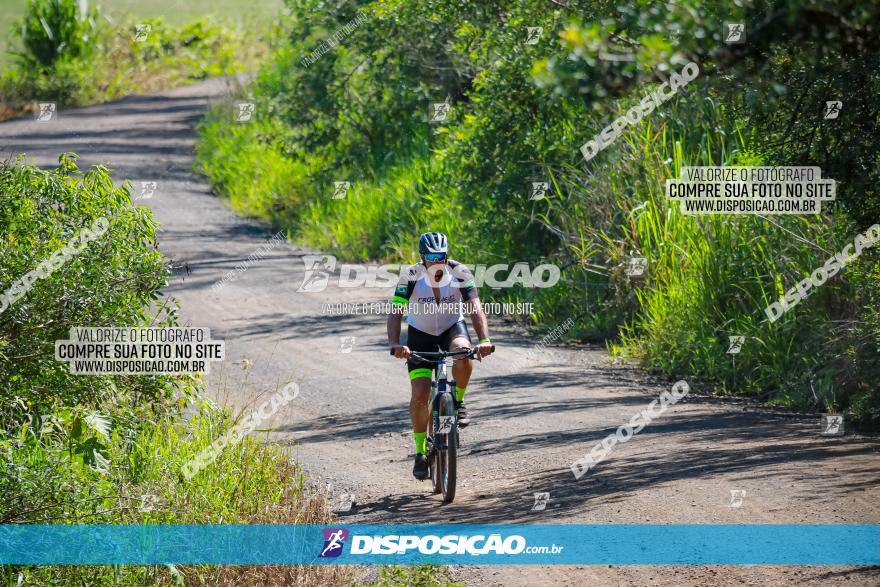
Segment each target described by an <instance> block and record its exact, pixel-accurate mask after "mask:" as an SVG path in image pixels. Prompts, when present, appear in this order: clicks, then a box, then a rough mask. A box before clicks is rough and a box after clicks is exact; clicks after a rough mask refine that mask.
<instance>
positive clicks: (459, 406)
mask: <svg viewBox="0 0 880 587" xmlns="http://www.w3.org/2000/svg"><path fill="white" fill-rule="evenodd" d="M455 407H456V410H455V413H456V415H457V416H458V418H457V420H458V426H459V428H464V427H466V426H467V425H468V424H470V423H471V419H470V418H468V413H467V408H465V407H464V402H456V403H455Z"/></svg>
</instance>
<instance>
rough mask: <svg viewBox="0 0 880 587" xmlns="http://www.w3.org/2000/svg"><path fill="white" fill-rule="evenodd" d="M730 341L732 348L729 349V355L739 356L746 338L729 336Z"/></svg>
mask: <svg viewBox="0 0 880 587" xmlns="http://www.w3.org/2000/svg"><path fill="white" fill-rule="evenodd" d="M727 338H728V339H729V340H730V346H728V347H727V354H728V355H738V354H739V351H740V350H742V346H743V343H744V342H745V340H746V337H745V336H728V337H727Z"/></svg>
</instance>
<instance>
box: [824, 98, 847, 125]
mask: <svg viewBox="0 0 880 587" xmlns="http://www.w3.org/2000/svg"><path fill="white" fill-rule="evenodd" d="M841 108H843V102H841V101H840V100H829V101H828V102H825V120H834V119H835V118H837V117H838V116H839V115H840V109H841Z"/></svg>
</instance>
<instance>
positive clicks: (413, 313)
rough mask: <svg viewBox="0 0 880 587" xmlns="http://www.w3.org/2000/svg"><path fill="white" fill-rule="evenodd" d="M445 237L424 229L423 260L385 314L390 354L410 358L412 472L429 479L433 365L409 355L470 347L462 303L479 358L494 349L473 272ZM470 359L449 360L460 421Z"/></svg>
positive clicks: (406, 275)
mask: <svg viewBox="0 0 880 587" xmlns="http://www.w3.org/2000/svg"><path fill="white" fill-rule="evenodd" d="M448 253H449V243H448V241H447V239H446V235H445V234H442V233H440V232H426V233H425V234H423V235H421V236H420V237H419V256H420V257H421V259H422V260H421V262H419V263H416V264H415V265H411V266H410V267H408V268H407V269H406V270H405V271H404V272H403V273H402V274H401V279H400V281H399V282H398V284H397V288H396V289H395V290H394V301H393V306H392V308H393V309H392V311H391V313H390V314H389V315H388V343H389V344H390V345H391V350H392V351H393V352H394V356H395V357H397V358H398V359H408V360H407V368H408V369H409V379H410V386H411V388H412V395H411V397H410V402H409V415H410V418H411V419H412V425H413V438H414V439H415V443H416V459H415V465H414V466H413V475H414V476H415V478H416V479H420V480H423V479H427V478H428V476H429V473H428V457H427V456H426V455H425V453H426V446H425V443H426V440H427V439H426V434H427V431H428V400H429V399H430V397H431V373H432V370H431V365H430V364H426V363H425V362H423V361H419V360H417V359H415V358H410V355H411V354H412V352H413V351H416V352H418V351H425V352H430V351H433V352H436V351H437V350H438V347H439V348H440V350H444V351H457V350H469V349H470V348H471V336H470V333H469V332H468V328H467V325H466V324H465V322H464V314H463V313H462V306H465V307H466V309H467V313H468V314H469V315H470V318H471V323H472V324H473V325H474V330H476V331H477V337H479V343H478V344H477V346H476V354H477V356H478V357H480V358H482V357H485V356H487V355H490V354H492V350H493V347H492V342H491V341H490V340H489V325H488V323H487V321H486V315H485V314H484V313H483V310H482V308H481V307H480V298H479V297H478V296H477V289H476V286H475V284H474V278H473V276H472V275H471V272H470V270H469V269H468V268H467V266H465V265H462V264H461V263H458V262H457V261H453V260H452V259H449V258H448ZM404 310H408V311H407V318H406V322H407V325H408V327H407V344H406V346H404V345H401V344H400V322H401V318H402V316H403V312H404ZM472 369H473V366H472V365H471V360H470V359H461V360H456V361H454V362H453V365H452V376H453V379H454V380H455V406H456V410H457V412H456V414H457V416H458V425H459V426H461V427H465V426H467V425H468V424H469V423H470V419H469V418H468V414H467V410H466V409H465V407H464V394H465V391H466V389H467V385H468V381H470V378H471V370H472Z"/></svg>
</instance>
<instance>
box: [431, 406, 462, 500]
mask: <svg viewBox="0 0 880 587" xmlns="http://www.w3.org/2000/svg"><path fill="white" fill-rule="evenodd" d="M439 412H440V417H441V418H442V417H443V416H452V417H453V420H452V422H453V424H452V428H451V429H450V430H449V432H447V433H446V434H442V435H438V436H439V437H440V438H441V440H439V441H435V445H436V446H437V447H438V448H439V450H438V451H437V454H436V458H437V460H438V467H437V468H438V470H439V473H440V475H439V477H440V488H441V490H442V492H443V501H444V502H446V503H451V502H452V500H454V499H455V482H456V478H457V471H456V465H457V462H456V461H457V456H458V455H457V452H458V451H457V450H456V449H457V447H458V426H457V424H456V422H455V420H454V418H455V402H454V401H453V400H452V394H451V393H444V394H443V396H442V398H441V400H440V410H439Z"/></svg>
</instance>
